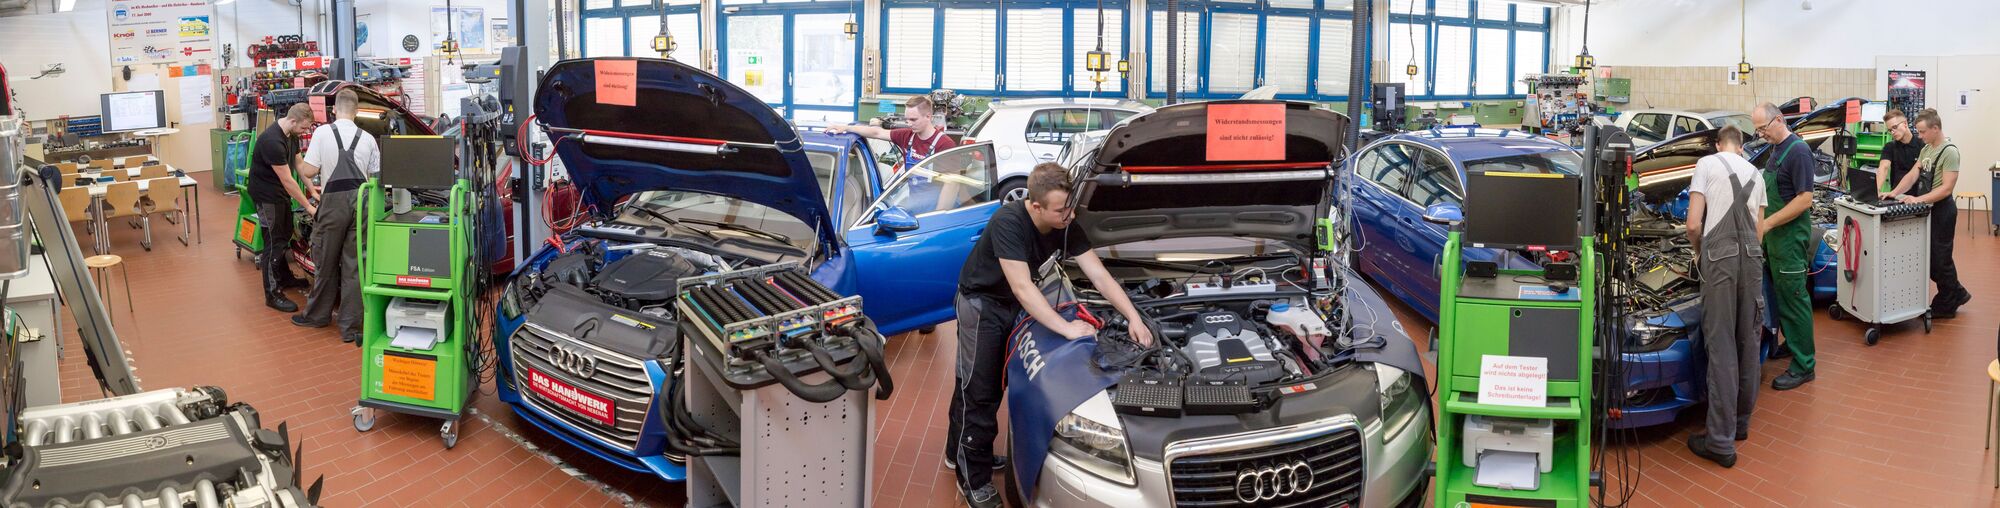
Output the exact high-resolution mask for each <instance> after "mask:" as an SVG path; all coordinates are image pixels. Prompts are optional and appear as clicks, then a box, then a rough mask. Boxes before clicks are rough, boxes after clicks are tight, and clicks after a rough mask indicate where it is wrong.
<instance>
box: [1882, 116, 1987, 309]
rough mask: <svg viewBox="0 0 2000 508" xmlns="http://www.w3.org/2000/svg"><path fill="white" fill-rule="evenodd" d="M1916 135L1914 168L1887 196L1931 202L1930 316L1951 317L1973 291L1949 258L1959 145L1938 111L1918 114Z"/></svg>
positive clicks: (1954, 223)
mask: <svg viewBox="0 0 2000 508" xmlns="http://www.w3.org/2000/svg"><path fill="white" fill-rule="evenodd" d="M1917 137H1918V138H1921V139H1923V141H1924V148H1923V151H1921V152H1918V155H1917V163H1916V168H1917V171H1912V172H1910V173H1909V174H1906V175H1903V178H1902V179H1901V180H1900V183H1898V184H1896V188H1895V190H1893V191H1890V192H1889V194H1888V197H1889V198H1890V199H1895V200H1897V201H1901V202H1903V203H1904V204H1911V205H1918V204H1925V203H1929V204H1930V205H1931V282H1935V283H1937V296H1936V297H1934V298H1931V317H1932V318H1935V319H1951V318H1953V317H1957V316H1958V308H1959V306H1962V305H1965V302H1969V301H1972V293H1971V292H1969V291H1966V290H1965V285H1964V284H1961V283H1959V282H1958V265H1957V263H1955V262H1953V261H1952V257H1951V255H1952V241H1953V237H1955V236H1957V234H1958V203H1957V202H1956V201H1953V200H1952V198H1951V193H1952V190H1953V189H1955V188H1957V187H1958V146H1957V145H1953V144H1952V143H1951V138H1947V137H1944V122H1943V121H1942V120H1940V119H1939V118H1938V113H1937V110H1935V109H1925V110H1923V112H1921V113H1917Z"/></svg>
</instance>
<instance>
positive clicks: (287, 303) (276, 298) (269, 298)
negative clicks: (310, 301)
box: [264, 293, 299, 312]
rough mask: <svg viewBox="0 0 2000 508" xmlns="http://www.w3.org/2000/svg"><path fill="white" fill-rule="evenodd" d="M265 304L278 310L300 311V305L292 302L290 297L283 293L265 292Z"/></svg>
mask: <svg viewBox="0 0 2000 508" xmlns="http://www.w3.org/2000/svg"><path fill="white" fill-rule="evenodd" d="M264 306H265V307H270V308H273V309H277V310H278V312H298V311H299V305H298V304H296V303H292V300H291V299H290V298H285V295H284V294H283V293H264Z"/></svg>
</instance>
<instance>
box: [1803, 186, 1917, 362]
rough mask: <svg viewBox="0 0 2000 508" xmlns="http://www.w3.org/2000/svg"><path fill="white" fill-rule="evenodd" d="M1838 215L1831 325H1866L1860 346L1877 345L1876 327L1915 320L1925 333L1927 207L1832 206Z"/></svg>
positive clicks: (1839, 201)
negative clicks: (1847, 320)
mask: <svg viewBox="0 0 2000 508" xmlns="http://www.w3.org/2000/svg"><path fill="white" fill-rule="evenodd" d="M1833 206H1834V209H1835V210H1836V211H1838V212H1839V214H1840V223H1839V225H1838V226H1837V227H1838V228H1839V231H1840V260H1839V263H1838V265H1837V268H1838V269H1839V270H1840V272H1839V273H1837V274H1835V275H1834V291H1835V293H1834V295H1835V299H1836V302H1835V303H1834V305H1833V306H1831V307H1828V308H1827V309H1826V311H1827V315H1828V317H1832V318H1833V319H1835V320H1839V319H1844V318H1846V317H1848V316H1853V317H1854V319H1855V320H1857V321H1861V322H1864V323H1868V331H1867V332H1866V333H1865V334H1864V335H1862V340H1863V341H1864V342H1866V343H1867V344H1868V345H1870V346H1873V345H1875V343H1876V342H1880V341H1881V340H1882V325H1890V324H1896V323H1901V322H1904V321H1909V320H1911V319H1920V320H1922V321H1923V324H1924V333H1930V331H1931V315H1930V300H1929V298H1930V273H1931V221H1930V217H1931V206H1930V205H1913V204H1904V203H1902V202H1899V201H1896V200H1893V199H1891V200H1884V201H1879V202H1874V203H1867V202H1862V201H1859V200H1856V199H1854V197H1853V196H1841V197H1839V198H1836V199H1834V200H1833Z"/></svg>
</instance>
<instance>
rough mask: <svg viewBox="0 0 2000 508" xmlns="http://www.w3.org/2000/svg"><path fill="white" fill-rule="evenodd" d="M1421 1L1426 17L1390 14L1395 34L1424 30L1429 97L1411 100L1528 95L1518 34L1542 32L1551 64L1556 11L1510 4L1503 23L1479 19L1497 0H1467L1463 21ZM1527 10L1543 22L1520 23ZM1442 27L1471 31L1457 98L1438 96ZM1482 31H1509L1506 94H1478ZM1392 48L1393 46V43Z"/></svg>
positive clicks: (1433, 2) (1545, 55) (1432, 1)
mask: <svg viewBox="0 0 2000 508" xmlns="http://www.w3.org/2000/svg"><path fill="white" fill-rule="evenodd" d="M1421 1H1422V2H1423V4H1424V13H1423V14H1396V13H1394V12H1391V13H1390V14H1389V27H1390V33H1395V32H1394V30H1395V26H1396V25H1401V24H1410V25H1416V26H1418V27H1422V30H1424V39H1425V40H1426V41H1427V42H1426V43H1425V45H1424V52H1425V55H1424V58H1423V59H1422V60H1421V61H1420V63H1418V65H1422V66H1423V67H1424V69H1426V72H1425V74H1424V91H1425V92H1426V94H1424V95H1411V96H1410V99H1411V100H1480V99H1503V98H1513V97H1517V96H1520V95H1523V94H1526V93H1528V90H1527V89H1526V85H1523V84H1521V83H1519V82H1515V81H1513V79H1514V77H1515V76H1519V75H1520V72H1519V69H1520V67H1519V64H1520V62H1516V61H1515V59H1514V56H1515V55H1516V54H1518V51H1517V48H1516V47H1515V40H1516V38H1515V35H1514V34H1515V33H1516V32H1530V33H1539V34H1541V35H1542V62H1541V63H1542V65H1543V66H1546V65H1548V58H1549V25H1550V23H1551V20H1552V18H1553V16H1554V14H1555V13H1554V12H1551V11H1549V10H1548V9H1549V8H1548V7H1540V6H1522V5H1518V4H1510V5H1508V6H1507V20H1505V21H1501V20H1487V19H1479V4H1480V3H1483V2H1487V1H1498V0H1468V2H1469V4H1468V5H1467V6H1466V15H1465V17H1463V18H1458V17H1451V16H1438V15H1436V13H1437V0H1421ZM1524 8H1525V9H1543V11H1542V22H1541V23H1522V22H1520V21H1518V20H1519V19H1521V9H1524ZM1441 26H1454V27H1465V28H1466V29H1467V30H1469V31H1470V32H1471V39H1472V44H1471V47H1470V48H1469V49H1468V50H1469V51H1470V52H1471V53H1470V55H1469V58H1467V59H1466V60H1467V61H1468V62H1471V63H1470V65H1471V68H1469V69H1466V73H1465V76H1466V83H1465V90H1466V91H1467V92H1470V93H1467V94H1458V95H1437V94H1436V93H1435V92H1436V91H1437V40H1438V30H1437V28H1438V27H1441ZM1481 28H1498V29H1504V30H1506V31H1507V40H1506V41H1504V42H1505V44H1507V70H1508V72H1507V79H1508V83H1507V93H1506V94H1501V95H1494V94H1486V95H1480V94H1478V93H1476V92H1477V91H1478V88H1477V87H1476V85H1475V84H1474V81H1475V80H1477V79H1478V77H1479V29H1481ZM1204 37H1205V35H1204ZM1391 46H1393V44H1392V45H1391ZM1392 53H1393V48H1392ZM1392 56H1393V55H1392ZM1397 61H1407V60H1406V59H1392V60H1390V62H1391V63H1394V62H1397ZM1391 67H1393V68H1394V69H1395V70H1396V71H1397V74H1396V75H1398V76H1400V75H1401V72H1402V66H1401V65H1393V66H1391ZM1258 72H1259V73H1260V75H1261V73H1262V72H1263V71H1262V70H1261V69H1259V71H1258Z"/></svg>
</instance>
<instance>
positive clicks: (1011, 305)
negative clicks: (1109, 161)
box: [944, 162, 1153, 508]
mask: <svg viewBox="0 0 2000 508" xmlns="http://www.w3.org/2000/svg"><path fill="white" fill-rule="evenodd" d="M1074 212H1075V210H1074V208H1073V207H1072V205H1071V204H1070V179H1069V172H1068V171H1066V170H1064V169H1063V168H1062V166H1061V165H1057V164H1054V163H1047V162H1044V163H1042V164H1040V165H1037V166H1035V169H1034V170H1033V171H1031V172H1029V174H1028V199H1024V200H1021V201H1016V202H1013V203H1008V204H1005V205H1001V207H1000V210H999V211H996V212H994V213H993V218H992V219H991V220H989V221H988V222H987V223H986V231H985V232H984V233H981V234H980V236H979V242H978V243H977V244H974V245H973V247H972V255H971V257H968V258H967V259H966V260H965V268H964V269H963V270H961V271H960V272H959V274H958V299H957V302H956V303H957V308H958V374H957V377H958V383H957V385H956V389H954V390H953V391H952V393H951V408H950V412H951V414H950V415H949V416H950V420H951V426H950V428H949V429H947V430H946V437H947V438H949V439H950V441H949V442H948V443H947V444H946V445H945V459H944V460H945V466H947V467H953V468H955V469H958V472H959V475H958V487H959V491H960V493H962V494H964V496H965V502H966V504H967V505H969V506H973V507H974V508H985V507H997V506H1000V498H999V495H998V493H997V491H996V490H995V489H994V488H993V468H994V467H996V466H998V465H1000V464H999V463H997V461H996V460H995V459H996V457H994V456H993V438H994V436H995V435H996V434H997V433H998V432H999V425H998V420H997V419H998V412H999V410H1000V395H1001V392H1002V390H1003V385H1002V381H1003V377H1002V376H1003V374H1004V370H1005V368H1006V364H1007V336H1008V334H1009V332H1011V331H1012V330H1013V328H1014V324H1015V320H1016V319H1017V318H1018V316H1019V315H1020V314H1021V312H1023V311H1026V312H1027V313H1028V316H1030V317H1033V318H1034V319H1035V321H1036V322H1038V323H1040V324H1041V325H1042V326H1045V327H1048V328H1049V329H1050V330H1054V331H1055V332H1056V333H1060V334H1062V336H1063V337H1065V338H1068V339H1071V340H1075V339H1077V338H1080V337H1087V336H1091V335H1095V334H1096V333H1097V329H1096V328H1094V327H1092V326H1091V325H1090V324H1089V323H1085V322H1083V321H1081V320H1069V319H1063V317H1062V314H1059V313H1057V312H1056V310H1055V307H1054V306H1052V305H1050V304H1049V300H1048V298H1047V297H1046V296H1044V295H1043V294H1042V289H1041V286H1040V285H1039V284H1037V283H1036V281H1035V274H1034V270H1035V269H1036V268H1037V267H1039V266H1041V265H1043V264H1044V263H1047V262H1048V261H1049V260H1050V259H1051V258H1056V257H1057V256H1058V255H1060V256H1062V257H1067V258H1071V259H1075V260H1076V266H1077V267H1078V268H1081V269H1082V270H1083V273H1084V275H1086V276H1088V277H1089V278H1090V283H1091V285H1092V286H1095V287H1096V288H1097V292H1098V293H1100V294H1102V295H1104V297H1105V299H1106V300H1110V302H1111V306H1112V307H1113V308H1115V309H1117V310H1118V313H1119V314H1121V315H1123V316H1124V317H1125V321H1126V322H1128V323H1131V324H1130V325H1129V328H1128V329H1127V331H1128V332H1129V333H1130V334H1131V336H1132V340H1135V341H1138V342H1139V343H1140V344H1143V345H1147V346H1150V345H1152V343H1153V335H1152V332H1151V331H1150V330H1147V329H1146V326H1145V325H1144V324H1142V320H1141V319H1140V318H1139V312H1138V311H1137V310H1136V309H1134V308H1133V307H1132V300H1131V299H1130V298H1128V297H1126V295H1125V289H1124V288H1123V287H1120V286H1119V285H1118V281H1117V279H1113V278H1111V273H1110V272H1107V271H1105V270H1104V263H1103V262H1102V261H1100V260H1098V259H1097V254H1096V253H1093V252H1091V251H1090V248H1091V245H1090V239H1089V238H1087V237H1085V236H1084V234H1083V231H1082V230H1081V229H1073V228H1070V227H1069V226H1070V219H1072V218H1074V216H1075V215H1074ZM1057 259H1059V258H1057Z"/></svg>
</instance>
